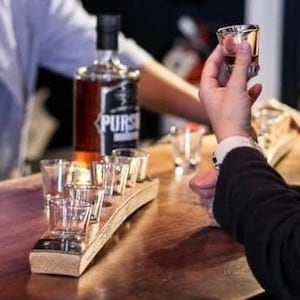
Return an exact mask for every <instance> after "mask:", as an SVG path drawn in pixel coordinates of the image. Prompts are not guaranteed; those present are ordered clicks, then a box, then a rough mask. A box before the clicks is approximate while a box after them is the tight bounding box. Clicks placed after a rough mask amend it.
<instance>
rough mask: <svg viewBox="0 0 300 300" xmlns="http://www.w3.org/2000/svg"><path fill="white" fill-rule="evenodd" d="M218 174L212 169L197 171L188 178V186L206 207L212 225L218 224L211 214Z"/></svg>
mask: <svg viewBox="0 0 300 300" xmlns="http://www.w3.org/2000/svg"><path fill="white" fill-rule="evenodd" d="M217 178H218V174H217V172H216V171H215V170H214V169H213V170H209V171H206V172H199V173H198V174H197V175H195V176H194V177H193V178H192V179H191V180H190V188H191V189H192V190H193V191H194V192H195V193H196V194H198V195H199V196H200V198H201V203H202V204H203V205H204V206H205V207H206V209H207V212H208V214H209V217H210V221H211V225H212V226H219V224H218V223H217V221H216V220H215V218H214V216H213V202H214V196H215V188H216V183H217Z"/></svg>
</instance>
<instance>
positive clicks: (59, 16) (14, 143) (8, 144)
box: [0, 0, 150, 179]
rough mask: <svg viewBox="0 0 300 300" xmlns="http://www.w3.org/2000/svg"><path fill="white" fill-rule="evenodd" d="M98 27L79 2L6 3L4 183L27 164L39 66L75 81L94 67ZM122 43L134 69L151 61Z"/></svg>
mask: <svg viewBox="0 0 300 300" xmlns="http://www.w3.org/2000/svg"><path fill="white" fill-rule="evenodd" d="M95 28H96V18H95V17H92V16H90V15H88V14H87V13H86V12H85V11H84V10H83V8H82V6H81V4H80V3H79V2H78V1H76V0H0V179H3V178H6V177H7V176H8V175H9V173H10V171H11V170H12V168H13V167H16V166H20V163H21V162H22V160H23V153H24V151H23V150H24V146H25V144H26V128H24V121H25V117H26V113H27V111H28V106H29V105H30V100H29V99H32V97H31V96H32V93H33V91H34V88H35V83H36V76H37V70H38V67H39V66H43V67H45V68H48V69H50V70H53V71H55V72H58V73H61V74H63V75H67V76H70V77H71V76H73V74H74V72H75V70H76V69H77V68H78V67H80V66H84V65H89V64H91V62H92V61H93V58H94V55H95V39H96V30H95ZM119 45H120V47H119V48H120V58H121V61H122V62H123V63H126V64H128V65H130V66H132V67H140V66H141V65H142V64H144V63H145V61H146V60H148V59H149V58H150V55H149V54H148V53H146V52H145V51H144V50H142V49H141V48H139V47H138V46H137V45H136V44H135V42H134V41H132V40H130V39H126V38H125V37H124V36H123V35H120V41H119ZM33 117H34V116H33ZM41 134H43V132H42V128H41Z"/></svg>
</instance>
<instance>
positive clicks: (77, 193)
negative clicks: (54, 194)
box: [65, 184, 105, 223]
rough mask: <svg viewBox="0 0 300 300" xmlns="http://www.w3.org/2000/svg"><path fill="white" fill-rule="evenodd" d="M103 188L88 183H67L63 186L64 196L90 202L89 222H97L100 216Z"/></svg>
mask: <svg viewBox="0 0 300 300" xmlns="http://www.w3.org/2000/svg"><path fill="white" fill-rule="evenodd" d="M104 194H105V189H104V188H102V187H99V186H96V185H90V184H67V185H66V186H65V197H66V198H70V199H72V200H76V201H87V202H89V203H91V216H90V223H97V222H99V221H100V218H101V209H102V205H103V199H104Z"/></svg>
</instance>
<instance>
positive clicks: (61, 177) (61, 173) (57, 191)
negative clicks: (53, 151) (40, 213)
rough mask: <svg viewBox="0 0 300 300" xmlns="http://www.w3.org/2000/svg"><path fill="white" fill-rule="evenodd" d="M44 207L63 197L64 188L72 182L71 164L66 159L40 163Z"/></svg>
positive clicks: (48, 160)
mask: <svg viewBox="0 0 300 300" xmlns="http://www.w3.org/2000/svg"><path fill="white" fill-rule="evenodd" d="M40 168H41V173H42V187H43V197H44V206H45V207H48V206H49V201H50V200H52V199H59V198H61V197H63V193H64V186H65V184H67V183H68V182H72V178H73V168H74V165H73V162H72V161H71V160H66V159H43V160H41V161H40Z"/></svg>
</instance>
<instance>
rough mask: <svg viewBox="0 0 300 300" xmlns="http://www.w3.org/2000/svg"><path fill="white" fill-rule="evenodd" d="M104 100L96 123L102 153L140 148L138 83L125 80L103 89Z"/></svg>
mask: <svg viewBox="0 0 300 300" xmlns="http://www.w3.org/2000/svg"><path fill="white" fill-rule="evenodd" d="M101 99H102V103H101V113H99V114H98V117H97V119H96V121H95V125H96V127H97V131H98V133H99V135H100V143H101V154H102V155H109V154H111V151H112V150H113V149H116V148H122V147H130V148H136V147H137V143H138V140H139V129H140V111H139V106H138V103H137V98H136V83H135V82H133V81H128V80H126V81H125V80H124V81H122V82H121V83H119V84H117V85H114V86H109V87H102V88H101Z"/></svg>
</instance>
